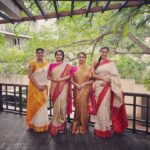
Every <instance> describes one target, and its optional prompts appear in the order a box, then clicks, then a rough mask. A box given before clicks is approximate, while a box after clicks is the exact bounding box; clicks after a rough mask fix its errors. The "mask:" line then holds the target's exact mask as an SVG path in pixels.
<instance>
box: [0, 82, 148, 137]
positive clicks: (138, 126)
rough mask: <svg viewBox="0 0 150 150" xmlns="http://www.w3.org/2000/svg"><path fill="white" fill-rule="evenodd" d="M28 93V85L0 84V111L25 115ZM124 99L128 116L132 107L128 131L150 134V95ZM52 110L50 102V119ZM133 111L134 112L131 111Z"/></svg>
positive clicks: (69, 120)
mask: <svg viewBox="0 0 150 150" xmlns="http://www.w3.org/2000/svg"><path fill="white" fill-rule="evenodd" d="M27 92H28V86H27V85H17V84H0V111H7V112H12V113H18V114H20V115H25V114H26V102H27ZM129 97H130V98H129ZM124 98H125V104H126V108H127V114H128V107H130V113H131V112H132V113H131V114H130V115H128V121H129V127H128V129H127V130H130V131H132V132H133V133H136V132H144V133H146V134H150V94H139V93H127V92H124ZM139 98H140V101H141V102H140V104H139V102H138V101H139ZM128 99H130V100H128ZM127 101H128V103H127ZM52 109H53V108H52V104H51V102H50V101H49V103H48V112H49V117H50V118H51V116H52V115H53V114H52ZM131 109H133V110H132V111H131ZM139 109H140V117H139V116H137V113H139V112H138V110H139ZM72 119H73V115H69V116H68V117H67V120H68V122H71V121H72ZM89 125H92V126H93V125H94V122H92V121H91V118H90V122H89Z"/></svg>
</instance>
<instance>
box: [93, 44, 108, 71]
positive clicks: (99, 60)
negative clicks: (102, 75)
mask: <svg viewBox="0 0 150 150" xmlns="http://www.w3.org/2000/svg"><path fill="white" fill-rule="evenodd" d="M103 49H107V50H108V52H109V47H107V46H105V47H102V48H101V49H100V50H99V52H101V51H102V50H103ZM101 59H102V58H101V56H100V57H99V59H98V62H97V64H96V65H95V67H94V70H96V69H97V67H98V66H99V64H100V62H101Z"/></svg>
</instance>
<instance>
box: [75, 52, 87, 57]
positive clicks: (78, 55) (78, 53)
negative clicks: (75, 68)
mask: <svg viewBox="0 0 150 150" xmlns="http://www.w3.org/2000/svg"><path fill="white" fill-rule="evenodd" d="M80 54H82V55H84V57H85V58H86V53H84V52H79V53H78V54H77V56H78V57H79V55H80Z"/></svg>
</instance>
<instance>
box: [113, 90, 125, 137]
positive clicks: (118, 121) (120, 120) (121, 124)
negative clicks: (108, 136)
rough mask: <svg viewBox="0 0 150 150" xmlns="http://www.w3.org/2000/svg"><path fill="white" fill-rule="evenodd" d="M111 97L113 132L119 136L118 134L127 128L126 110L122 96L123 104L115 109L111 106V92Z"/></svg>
mask: <svg viewBox="0 0 150 150" xmlns="http://www.w3.org/2000/svg"><path fill="white" fill-rule="evenodd" d="M111 95H112V97H111V111H112V125H113V130H114V132H115V133H117V134H119V133H121V132H123V131H124V130H125V129H126V128H127V127H128V120H127V115H126V108H125V104H124V96H123V94H122V98H123V104H122V105H121V107H120V108H117V107H114V106H113V101H114V93H113V92H112V93H111Z"/></svg>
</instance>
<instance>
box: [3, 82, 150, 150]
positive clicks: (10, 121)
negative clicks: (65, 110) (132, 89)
mask: <svg viewBox="0 0 150 150" xmlns="http://www.w3.org/2000/svg"><path fill="white" fill-rule="evenodd" d="M124 95H125V103H126V108H127V111H128V109H130V115H128V121H129V127H128V129H127V130H126V131H125V132H124V133H123V134H122V135H119V136H117V135H113V136H112V138H110V139H102V138H98V137H95V136H94V134H93V122H92V120H93V119H92V118H90V121H89V131H88V133H86V134H85V135H73V134H71V132H70V131H69V126H70V122H71V121H72V117H73V116H72V115H71V116H68V117H67V120H68V124H67V130H66V132H65V133H64V134H60V135H58V136H56V137H51V136H50V135H49V134H48V133H47V132H45V133H35V132H33V131H31V130H27V129H26V122H25V121H26V118H25V114H26V96H27V86H26V85H16V84H0V149H6V150H7V149H9V150H16V149H35V150H36V149H42V150H46V149H52V150H55V149H57V150H59V149H61V150H63V149H64V150H77V149H78V150H90V149H93V150H97V149H99V150H121V149H122V150H135V149H136V150H148V149H150V95H148V94H139V93H124ZM129 97H130V101H131V102H129V101H127V99H128V98H129ZM139 98H140V99H141V100H139ZM139 101H141V102H140V103H139ZM139 110H140V111H139ZM48 111H49V118H51V116H52V114H53V111H52V106H51V103H49V106H48ZM138 112H140V113H141V115H140V117H139V116H138V115H137V114H138ZM127 113H128V112H127Z"/></svg>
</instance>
